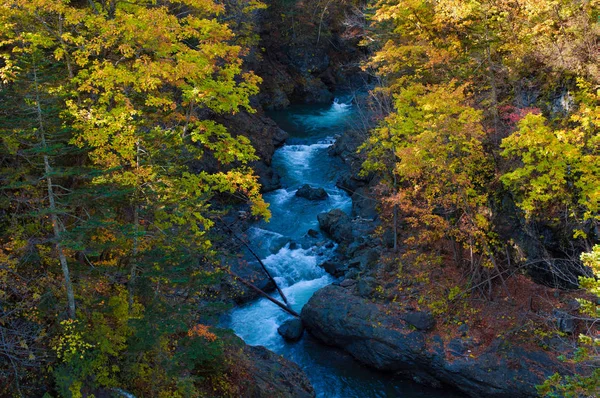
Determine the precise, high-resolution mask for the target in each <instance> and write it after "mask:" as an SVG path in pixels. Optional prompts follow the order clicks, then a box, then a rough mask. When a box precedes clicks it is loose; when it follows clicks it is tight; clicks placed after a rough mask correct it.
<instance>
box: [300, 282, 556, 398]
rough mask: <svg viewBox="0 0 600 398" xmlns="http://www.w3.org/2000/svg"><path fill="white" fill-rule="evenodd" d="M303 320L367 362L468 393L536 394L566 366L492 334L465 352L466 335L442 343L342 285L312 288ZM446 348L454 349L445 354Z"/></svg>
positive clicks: (324, 337)
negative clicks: (487, 340)
mask: <svg viewBox="0 0 600 398" xmlns="http://www.w3.org/2000/svg"><path fill="white" fill-rule="evenodd" d="M342 283H343V282H342ZM420 317H422V318H423V320H427V318H428V317H427V316H425V315H423V316H420ZM302 320H303V322H304V325H305V327H306V329H307V330H308V331H309V332H310V333H311V334H312V335H314V336H315V337H316V338H317V339H319V340H321V341H322V342H324V343H325V344H328V345H332V346H336V347H340V348H342V349H344V350H345V351H347V352H348V353H350V354H351V355H352V356H354V357H355V358H356V359H357V360H359V361H360V362H362V363H364V364H366V365H368V366H371V367H373V368H376V369H379V370H383V371H391V372H402V373H404V374H406V375H411V376H413V379H415V380H422V381H423V382H426V383H428V384H435V383H432V382H435V381H437V382H438V383H439V384H447V385H452V386H455V387H456V388H458V389H459V390H461V391H463V392H464V393H466V394H467V395H469V396H472V397H506V398H508V397H535V396H537V391H536V389H535V386H536V385H538V384H541V383H543V381H544V380H545V379H546V378H547V377H549V376H550V375H552V374H554V373H555V372H562V373H564V370H565V369H564V368H563V364H561V363H560V362H559V361H557V360H555V359H552V358H551V357H550V356H549V355H548V354H546V353H545V352H544V351H542V350H541V349H540V350H531V349H529V348H526V347H524V346H520V345H519V344H515V343H514V342H513V343H508V342H505V341H503V340H495V341H494V342H492V343H491V344H490V345H489V346H488V347H487V348H485V350H484V351H483V352H480V353H478V354H477V356H473V355H471V354H470V353H469V349H470V347H471V346H473V345H474V342H473V341H472V340H470V339H458V340H457V341H454V342H451V343H450V344H449V346H447V347H445V346H444V342H443V340H442V339H441V337H440V336H437V335H432V334H431V333H426V332H424V331H421V330H414V328H413V327H412V326H411V325H410V324H408V322H406V321H404V320H402V319H401V318H400V317H398V316H396V315H393V314H388V313H386V311H385V310H384V309H381V308H380V307H379V306H378V305H377V304H375V303H372V302H371V301H369V300H366V299H363V298H360V297H357V296H355V295H353V294H352V289H344V288H343V287H341V286H333V285H331V286H327V287H325V288H323V289H321V290H319V291H317V292H316V293H315V294H314V295H313V296H312V298H311V299H310V300H309V302H308V303H307V304H306V305H305V306H304V308H303V309H302ZM413 321H415V320H414V319H413ZM415 322H417V321H415ZM447 350H448V351H454V352H452V353H448V354H447V353H446V351H447Z"/></svg>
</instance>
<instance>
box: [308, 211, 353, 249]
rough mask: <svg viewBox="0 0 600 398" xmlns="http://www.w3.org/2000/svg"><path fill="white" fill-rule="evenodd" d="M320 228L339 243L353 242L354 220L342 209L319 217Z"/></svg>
mask: <svg viewBox="0 0 600 398" xmlns="http://www.w3.org/2000/svg"><path fill="white" fill-rule="evenodd" d="M317 220H318V221H319V227H321V229H322V230H323V231H325V232H326V233H328V234H329V235H330V236H331V238H332V239H333V240H334V241H336V242H338V243H341V242H349V241H351V240H352V220H351V219H350V217H349V216H348V215H347V214H346V213H344V212H343V211H342V210H340V209H333V210H331V211H330V212H327V213H321V214H319V215H318V216H317Z"/></svg>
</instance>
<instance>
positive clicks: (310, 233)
mask: <svg viewBox="0 0 600 398" xmlns="http://www.w3.org/2000/svg"><path fill="white" fill-rule="evenodd" d="M307 235H308V236H310V237H311V238H318V237H319V231H316V230H314V229H309V230H308V232H307Z"/></svg>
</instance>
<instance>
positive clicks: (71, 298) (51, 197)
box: [33, 61, 75, 319]
mask: <svg viewBox="0 0 600 398" xmlns="http://www.w3.org/2000/svg"><path fill="white" fill-rule="evenodd" d="M33 78H34V84H35V97H36V112H37V118H38V123H39V133H40V140H41V142H42V149H43V150H44V155H43V157H44V173H45V174H46V189H47V193H48V201H49V203H50V220H51V221H52V229H53V230H54V239H55V240H56V243H55V245H56V251H57V253H58V259H59V261H60V266H61V268H62V273H63V276H64V279H65V287H66V289H67V302H68V306H69V318H71V319H75V294H74V293H73V284H72V283H71V275H70V272H69V264H68V263H67V257H66V255H65V252H64V250H63V248H62V246H61V244H60V234H61V232H62V227H61V225H60V223H59V220H58V215H57V211H56V197H55V194H54V187H53V185H52V177H51V174H52V166H51V165H50V159H49V157H48V154H47V152H46V150H47V148H48V146H47V143H46V132H45V130H44V119H43V117H42V106H41V103H40V90H39V86H38V78H37V68H36V66H35V61H34V65H33Z"/></svg>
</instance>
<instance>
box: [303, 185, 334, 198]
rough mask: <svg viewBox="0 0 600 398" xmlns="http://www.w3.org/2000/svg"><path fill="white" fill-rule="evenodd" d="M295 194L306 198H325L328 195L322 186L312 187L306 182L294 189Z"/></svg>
mask: <svg viewBox="0 0 600 398" xmlns="http://www.w3.org/2000/svg"><path fill="white" fill-rule="evenodd" d="M296 196H298V197H301V198H305V199H308V200H325V199H327V198H328V197H329V195H328V194H327V192H325V190H324V189H323V188H313V187H311V186H310V185H308V184H305V185H303V186H302V187H301V188H300V189H298V190H297V191H296Z"/></svg>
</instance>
